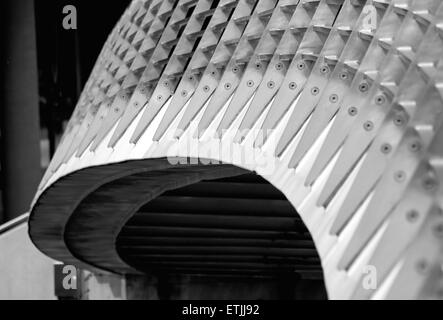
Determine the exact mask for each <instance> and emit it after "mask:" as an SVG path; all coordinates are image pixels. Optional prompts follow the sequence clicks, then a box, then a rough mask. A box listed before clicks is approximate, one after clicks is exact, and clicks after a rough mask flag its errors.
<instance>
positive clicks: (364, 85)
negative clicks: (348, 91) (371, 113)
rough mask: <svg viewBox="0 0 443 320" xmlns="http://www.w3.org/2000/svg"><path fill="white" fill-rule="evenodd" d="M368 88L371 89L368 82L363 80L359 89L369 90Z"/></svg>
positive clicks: (362, 90)
mask: <svg viewBox="0 0 443 320" xmlns="http://www.w3.org/2000/svg"><path fill="white" fill-rule="evenodd" d="M368 89H369V86H368V84H367V83H366V82H362V83H360V85H359V86H358V90H360V91H361V92H366V91H368Z"/></svg>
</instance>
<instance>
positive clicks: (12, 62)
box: [0, 0, 41, 221]
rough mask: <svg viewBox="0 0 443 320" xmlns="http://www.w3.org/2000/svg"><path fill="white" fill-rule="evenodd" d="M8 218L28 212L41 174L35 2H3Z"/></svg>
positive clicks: (4, 156)
mask: <svg viewBox="0 0 443 320" xmlns="http://www.w3.org/2000/svg"><path fill="white" fill-rule="evenodd" d="M1 11H2V15H3V17H2V26H1V28H2V31H1V32H2V33H3V34H2V37H1V38H0V39H1V41H2V45H3V54H2V61H1V66H2V67H1V75H0V77H1V78H2V79H1V80H2V86H1V96H2V99H1V113H2V114H1V121H2V123H1V129H2V132H1V134H2V152H1V153H2V172H3V201H4V208H5V212H4V218H3V220H4V221H7V220H10V219H12V218H14V217H16V216H18V215H20V214H22V213H24V212H26V211H28V209H29V206H30V202H31V200H32V198H33V196H34V193H35V191H36V188H37V185H38V182H39V180H40V178H41V172H40V171H41V169H40V124H39V104H38V73H37V52H36V43H35V38H36V36H35V17H34V1H33V0H28V1H15V0H6V1H5V0H3V1H2V10H1Z"/></svg>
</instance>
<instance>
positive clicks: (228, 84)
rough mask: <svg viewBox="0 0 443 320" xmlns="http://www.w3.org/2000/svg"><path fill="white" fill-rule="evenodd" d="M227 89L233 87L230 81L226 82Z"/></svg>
mask: <svg viewBox="0 0 443 320" xmlns="http://www.w3.org/2000/svg"><path fill="white" fill-rule="evenodd" d="M225 89H226V90H230V89H231V84H230V83H229V82H226V83H225Z"/></svg>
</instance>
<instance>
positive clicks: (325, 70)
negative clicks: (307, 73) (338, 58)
mask: <svg viewBox="0 0 443 320" xmlns="http://www.w3.org/2000/svg"><path fill="white" fill-rule="evenodd" d="M320 72H321V73H323V74H327V73H329V67H328V66H326V65H325V66H322V67H321V68H320Z"/></svg>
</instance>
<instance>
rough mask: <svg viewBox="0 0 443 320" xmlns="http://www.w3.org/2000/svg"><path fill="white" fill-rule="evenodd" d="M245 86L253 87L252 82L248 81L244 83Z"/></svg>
mask: <svg viewBox="0 0 443 320" xmlns="http://www.w3.org/2000/svg"><path fill="white" fill-rule="evenodd" d="M246 85H247V86H248V87H252V86H253V85H254V81H252V80H248V82H246Z"/></svg>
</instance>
